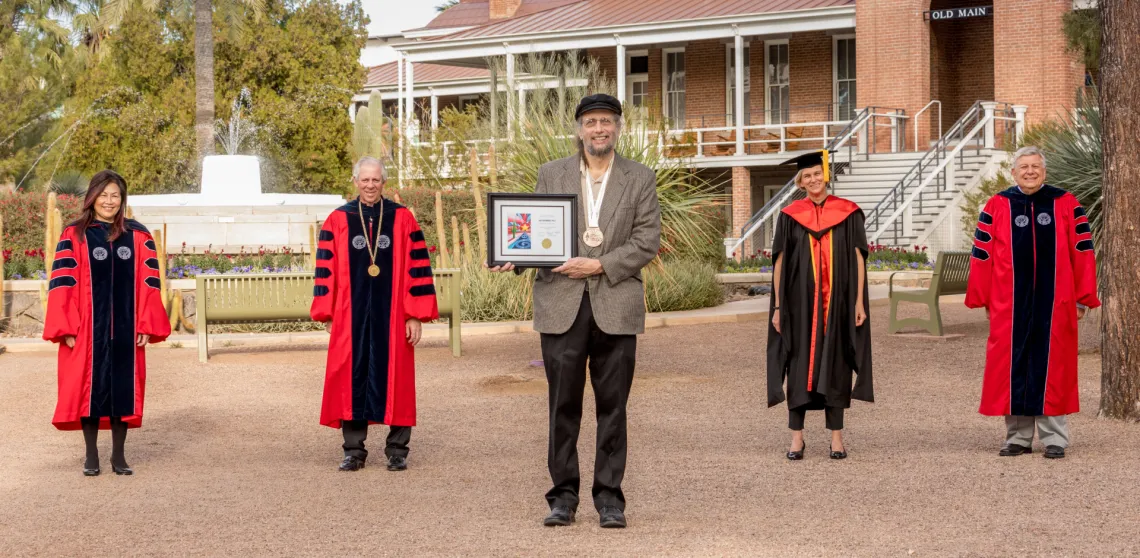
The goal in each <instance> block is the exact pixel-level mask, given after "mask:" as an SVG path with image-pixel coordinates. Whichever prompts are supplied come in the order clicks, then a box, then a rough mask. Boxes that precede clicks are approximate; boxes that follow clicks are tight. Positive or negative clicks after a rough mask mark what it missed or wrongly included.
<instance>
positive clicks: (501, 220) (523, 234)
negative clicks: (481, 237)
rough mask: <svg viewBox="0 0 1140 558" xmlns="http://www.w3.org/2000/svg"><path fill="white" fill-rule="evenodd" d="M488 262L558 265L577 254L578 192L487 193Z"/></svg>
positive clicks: (498, 264)
mask: <svg viewBox="0 0 1140 558" xmlns="http://www.w3.org/2000/svg"><path fill="white" fill-rule="evenodd" d="M487 237H488V238H487V265H488V266H491V267H495V266H500V265H503V264H506V263H512V264H514V265H515V267H558V266H560V265H562V264H564V263H566V260H569V259H570V258H573V257H575V256H577V255H578V195H577V194H507V193H501V192H491V193H488V194H487Z"/></svg>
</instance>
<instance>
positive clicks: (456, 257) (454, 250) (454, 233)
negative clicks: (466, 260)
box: [451, 215, 463, 267]
mask: <svg viewBox="0 0 1140 558" xmlns="http://www.w3.org/2000/svg"><path fill="white" fill-rule="evenodd" d="M451 255H452V263H453V264H455V267H463V250H461V249H460V246H459V218H458V217H456V216H455V215H452V216H451Z"/></svg>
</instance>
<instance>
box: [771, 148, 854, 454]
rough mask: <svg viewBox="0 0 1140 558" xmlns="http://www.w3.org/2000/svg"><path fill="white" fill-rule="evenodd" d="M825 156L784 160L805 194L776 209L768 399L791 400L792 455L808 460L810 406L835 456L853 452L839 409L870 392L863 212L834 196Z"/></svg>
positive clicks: (814, 154)
mask: <svg viewBox="0 0 1140 558" xmlns="http://www.w3.org/2000/svg"><path fill="white" fill-rule="evenodd" d="M827 158H828V153H827V152H826V151H814V152H812V153H809V154H807V155H802V156H800V157H797V158H795V159H792V160H791V161H788V163H792V162H795V163H796V165H797V168H798V171H797V173H796V178H795V181H796V185H797V186H798V187H799V188H800V189H802V190H803V191H804V192H805V193H806V194H807V197H806V198H804V199H801V200H798V201H795V202H793V203H791V204H789V205H788V206H787V207H785V208H784V209H783V210H782V211H781V212H780V216H779V219H778V220H777V221H776V236H775V239H774V240H773V244H772V257H773V259H774V261H775V269H774V271H773V274H772V292H773V294H772V302H771V310H770V312H769V316H771V321H770V324H769V326H768V406H769V407H771V406H773V405H776V404H778V403H780V402H782V401H785V400H786V401H787V402H788V428H790V429H791V430H792V444H791V447H790V448H789V450H788V453H787V457H788V459H791V460H799V459H803V455H804V448H805V443H804V438H803V428H804V417H805V415H806V413H807V411H809V410H822V411H824V416H825V420H826V425H827V429H828V430H831V450H830V452H831V458H832V459H843V458H845V457H847V450H846V447H845V446H844V444H843V411H844V409H846V408H848V407H850V406H851V399H852V398H855V399H858V400H861V401H868V402H870V401H873V400H874V394H873V390H872V385H871V324H870V323H869V321H868V319H867V314H868V300H867V284H866V283H867V282H866V256H867V234H866V229H865V227H864V223H863V212H862V210H860V209H859V206H858V205H856V204H854V203H852V202H850V201H848V200H845V199H843V198H838V197H835V196H831V195H828V192H827V183H828V180H829V178H828V171H829V164H828V162H827ZM788 163H785V164H788ZM853 374H857V378H856V379H855V382H854V383H855V385H854V389H852V375H853ZM785 388H786V397H785V391H784V390H785Z"/></svg>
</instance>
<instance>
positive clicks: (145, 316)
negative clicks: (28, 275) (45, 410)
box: [43, 219, 170, 430]
mask: <svg viewBox="0 0 1140 558" xmlns="http://www.w3.org/2000/svg"><path fill="white" fill-rule="evenodd" d="M108 232H109V225H107V224H105V223H96V224H94V225H92V226H91V227H89V228H88V229H87V230H86V231H82V232H81V231H79V230H77V229H76V227H75V226H74V225H72V226H68V227H67V228H66V229H64V231H63V234H62V235H60V239H59V244H57V245H56V248H55V261H53V262H52V266H51V279H50V281H49V282H48V307H47V316H46V319H45V320H44V333H43V338H44V339H45V340H48V341H52V342H55V343H59V373H58V374H59V400H58V402H57V403H56V409H55V417H54V418H53V419H52V424H54V425H55V427H56V428H58V429H60V430H79V429H80V421H79V419H80V418H82V417H99V418H101V419H102V420H100V421H99V427H100V428H101V429H104V430H106V429H109V428H110V418H111V417H121V418H122V419H123V421H124V422H126V423H127V426H128V427H129V428H138V427H139V426H141V425H142V414H143V391H144V388H145V386H146V352H145V350H144V348H143V347H139V346H138V345H137V343H136V339H137V337H138V335H140V334H145V335H149V336H150V342H151V343H158V342H160V341H162V340H164V339H166V337H167V336H168V335H170V321H169V320H168V319H167V316H166V310H165V309H164V308H163V306H162V296H161V291H160V290H159V289H160V285H161V284H160V282H159V277H158V259H157V258H158V254H157V251H156V249H155V248H156V247H155V245H154V239H152V238H151V236H150V233H149V232H148V231H147V230H146V227H143V226H142V224H140V223H138V222H137V221H132V220H129V219H128V220H127V221H126V230H125V231H124V232H123V234H122V235H120V236H119V238H116V239H115V241H114V242H111V241H110V240H108V238H107V237H108ZM66 337H74V338H75V347H74V348H69V347H68V346H67V344H65V343H64V342H63V341H64V339H65V338H66Z"/></svg>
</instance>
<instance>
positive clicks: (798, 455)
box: [787, 442, 807, 461]
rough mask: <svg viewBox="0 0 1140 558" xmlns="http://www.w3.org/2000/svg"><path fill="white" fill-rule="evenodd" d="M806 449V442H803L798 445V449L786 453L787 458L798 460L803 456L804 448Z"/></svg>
mask: <svg viewBox="0 0 1140 558" xmlns="http://www.w3.org/2000/svg"><path fill="white" fill-rule="evenodd" d="M806 449H807V442H804V443H803V445H802V446H800V451H789V452H788V454H787V458H788V459H790V460H792V461H799V460H801V459H803V458H804V450H806Z"/></svg>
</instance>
